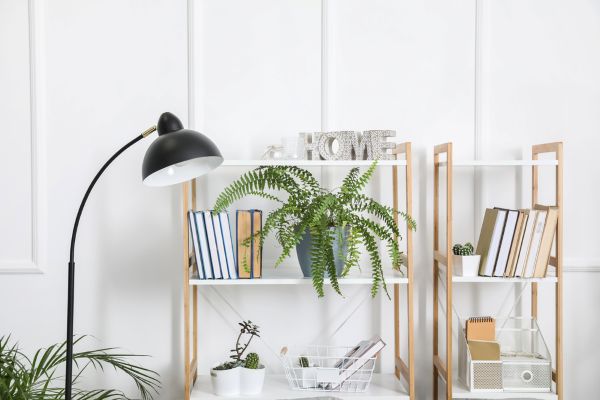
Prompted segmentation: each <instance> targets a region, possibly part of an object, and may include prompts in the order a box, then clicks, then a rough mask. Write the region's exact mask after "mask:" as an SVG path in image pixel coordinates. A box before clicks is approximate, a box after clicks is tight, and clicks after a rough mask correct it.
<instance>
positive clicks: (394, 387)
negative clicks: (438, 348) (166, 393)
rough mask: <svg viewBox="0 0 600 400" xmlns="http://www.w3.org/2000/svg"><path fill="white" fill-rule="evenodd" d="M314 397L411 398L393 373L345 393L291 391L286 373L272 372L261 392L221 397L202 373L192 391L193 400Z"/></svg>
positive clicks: (275, 399)
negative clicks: (361, 388)
mask: <svg viewBox="0 0 600 400" xmlns="http://www.w3.org/2000/svg"><path fill="white" fill-rule="evenodd" d="M315 397H321V398H325V397H333V398H338V399H342V400H345V399H352V400H368V399H379V400H408V399H409V398H410V397H409V396H408V393H407V392H406V390H405V389H404V386H403V385H402V384H401V383H400V381H398V379H397V378H396V377H395V376H394V375H393V374H373V379H372V381H371V384H370V385H369V389H368V390H367V391H366V392H365V393H342V392H323V391H308V390H292V389H290V387H289V385H288V381H287V379H286V378H285V376H283V375H275V376H273V375H269V374H268V370H267V377H266V378H265V386H264V387H263V391H262V393H261V394H258V395H255V396H236V397H221V396H216V395H215V394H213V392H212V384H211V382H210V377H209V376H207V375H199V376H198V379H197V381H196V384H195V385H194V389H193V390H192V395H191V399H193V400H218V399H263V400H291V399H305V398H315Z"/></svg>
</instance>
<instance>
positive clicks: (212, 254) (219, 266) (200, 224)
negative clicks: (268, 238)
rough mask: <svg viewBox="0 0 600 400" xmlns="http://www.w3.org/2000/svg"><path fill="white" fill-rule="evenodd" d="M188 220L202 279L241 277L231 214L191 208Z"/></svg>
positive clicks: (197, 272)
mask: <svg viewBox="0 0 600 400" xmlns="http://www.w3.org/2000/svg"><path fill="white" fill-rule="evenodd" d="M188 221H189V227H190V236H191V239H192V244H193V247H194V257H195V259H196V262H195V265H196V275H197V276H198V279H237V278H238V274H237V269H236V261H235V254H234V251H233V241H232V236H231V228H230V225H229V214H228V213H226V212H222V213H219V214H213V212H212V211H210V210H205V211H189V212H188Z"/></svg>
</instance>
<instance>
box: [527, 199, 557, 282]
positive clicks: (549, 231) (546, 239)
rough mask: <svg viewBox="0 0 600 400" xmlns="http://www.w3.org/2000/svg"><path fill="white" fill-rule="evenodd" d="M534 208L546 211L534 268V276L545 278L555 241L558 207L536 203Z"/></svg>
mask: <svg viewBox="0 0 600 400" xmlns="http://www.w3.org/2000/svg"><path fill="white" fill-rule="evenodd" d="M534 208H535V209H537V210H543V211H545V212H546V223H545V224H544V230H543V232H542V237H541V239H540V246H539V249H538V253H537V259H536V261H535V267H534V268H533V277H534V278H543V277H545V276H546V273H547V272H548V260H549V259H550V252H551V250H552V242H553V241H554V234H555V232H556V224H557V223H558V208H557V207H547V206H541V205H538V204H536V205H535V206H534Z"/></svg>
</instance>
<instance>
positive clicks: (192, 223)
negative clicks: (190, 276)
mask: <svg viewBox="0 0 600 400" xmlns="http://www.w3.org/2000/svg"><path fill="white" fill-rule="evenodd" d="M188 224H189V227H190V236H191V239H192V244H193V246H194V256H195V257H196V274H197V275H198V278H199V279H204V269H203V268H202V257H201V255H200V244H199V243H198V231H197V227H196V215H195V213H194V212H193V211H188Z"/></svg>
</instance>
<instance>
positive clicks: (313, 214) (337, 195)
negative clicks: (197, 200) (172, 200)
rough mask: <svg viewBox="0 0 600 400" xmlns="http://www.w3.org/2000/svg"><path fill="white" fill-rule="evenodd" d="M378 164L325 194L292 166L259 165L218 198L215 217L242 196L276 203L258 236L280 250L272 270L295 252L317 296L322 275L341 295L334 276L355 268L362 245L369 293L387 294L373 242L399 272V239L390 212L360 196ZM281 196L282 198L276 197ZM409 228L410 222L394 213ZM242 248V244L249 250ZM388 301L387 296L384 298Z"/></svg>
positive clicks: (353, 171)
mask: <svg viewBox="0 0 600 400" xmlns="http://www.w3.org/2000/svg"><path fill="white" fill-rule="evenodd" d="M376 166H377V162H376V161H375V162H373V164H372V165H371V166H370V167H369V168H368V169H367V170H366V171H365V172H364V173H362V174H361V173H360V171H359V169H358V168H352V169H351V170H350V172H349V173H348V175H347V176H346V177H345V178H344V180H343V181H342V183H341V185H340V187H339V188H337V189H335V190H327V189H324V188H322V187H321V186H320V185H319V182H318V181H317V179H316V178H315V177H314V176H313V175H312V174H311V173H310V172H309V171H307V170H305V169H302V168H299V167H296V166H263V167H258V168H256V169H254V170H252V171H248V172H246V173H245V174H243V175H242V176H241V177H240V178H238V179H237V180H235V181H234V182H233V183H232V184H231V185H229V186H228V187H227V188H225V190H224V191H223V192H222V193H221V194H220V195H219V197H218V198H217V200H216V203H215V206H214V210H215V212H221V211H224V210H225V209H226V208H227V207H229V206H230V205H231V204H233V203H234V202H235V201H237V200H239V199H241V198H243V197H245V196H259V197H263V198H265V199H268V200H272V201H274V202H277V203H279V207H278V208H276V209H275V210H274V211H272V212H270V213H269V215H268V216H267V218H266V220H265V222H264V224H263V229H262V231H261V232H260V242H261V245H262V243H264V240H265V237H266V236H267V235H269V234H270V233H272V232H274V233H275V237H276V238H277V241H278V242H279V244H280V245H281V255H280V256H279V258H278V259H277V261H276V263H275V266H278V265H279V264H281V263H282V262H283V261H284V260H285V259H286V258H287V257H288V256H290V254H291V252H292V251H293V250H294V249H296V252H297V255H298V259H299V262H300V265H301V268H302V270H303V273H304V275H305V276H306V277H309V276H310V277H311V278H312V282H313V286H314V288H315V290H316V291H317V294H318V296H319V297H322V296H324V294H325V292H324V289H323V284H324V280H325V278H326V276H328V277H329V278H330V280H331V286H332V287H333V288H334V290H335V291H336V292H337V293H338V294H340V295H341V291H340V287H339V282H338V276H341V277H343V276H346V275H347V274H348V273H349V272H350V270H352V269H353V268H354V267H357V266H358V264H359V260H360V255H361V251H360V249H361V246H364V248H365V249H366V251H367V253H368V255H369V258H370V264H371V273H372V277H373V282H372V285H371V294H372V296H373V297H374V296H375V295H377V292H378V291H379V288H380V287H383V289H384V290H385V292H386V294H387V287H386V285H385V281H384V279H383V266H382V260H381V256H380V255H379V248H378V240H382V241H384V242H385V243H386V246H387V252H388V254H389V256H390V259H391V263H392V268H393V269H395V270H399V271H400V269H401V265H403V264H404V256H403V254H402V252H401V251H400V250H399V248H398V243H397V241H396V238H399V237H400V233H399V229H398V225H397V223H396V221H395V215H394V214H395V213H396V212H395V211H394V210H393V209H392V208H391V207H389V206H385V205H382V204H380V203H379V202H377V201H375V200H374V199H372V198H371V197H368V196H366V195H365V194H364V193H362V192H363V190H364V188H365V186H366V185H367V183H368V182H369V181H370V179H371V177H372V176H373V173H374V172H375V168H376ZM280 192H285V193H286V194H287V198H280V197H279V193H280ZM398 215H400V216H401V217H402V218H403V219H404V220H405V221H406V222H407V225H408V226H409V228H410V229H414V228H415V222H414V221H413V219H412V218H411V217H410V216H409V215H407V214H406V213H404V212H398ZM247 242H248V243H242V244H243V245H249V241H247ZM388 297H389V294H388Z"/></svg>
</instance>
